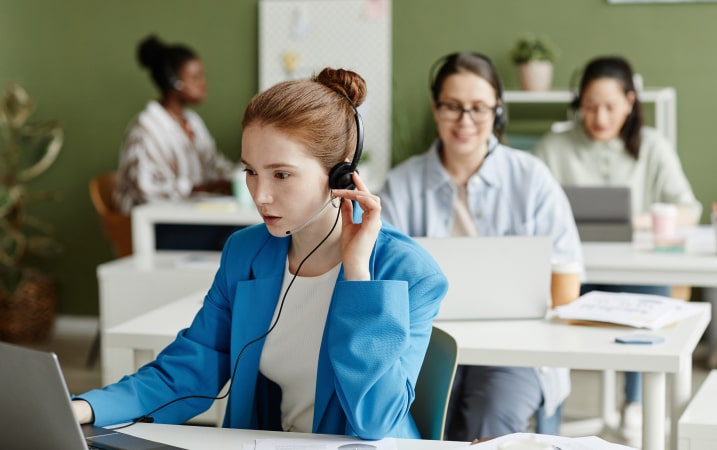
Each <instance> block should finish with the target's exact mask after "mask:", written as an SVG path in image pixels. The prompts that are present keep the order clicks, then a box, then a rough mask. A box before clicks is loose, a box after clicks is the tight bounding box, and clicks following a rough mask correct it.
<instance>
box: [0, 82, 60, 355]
mask: <svg viewBox="0 0 717 450" xmlns="http://www.w3.org/2000/svg"><path fill="white" fill-rule="evenodd" d="M32 112H33V102H32V99H31V98H30V97H29V96H28V95H27V92H25V90H24V89H23V88H22V86H20V85H19V84H9V85H8V86H7V88H6V89H5V93H4V95H3V96H2V99H1V103H0V340H5V341H11V342H37V341H41V340H44V339H45V338H47V337H48V335H49V334H50V331H51V330H52V326H53V324H54V318H55V307H56V298H57V293H56V291H57V289H56V283H55V282H54V279H53V278H52V277H51V276H49V275H48V274H46V273H44V272H43V271H42V270H40V269H38V268H36V267H35V265H36V263H37V262H38V258H42V257H46V256H50V255H53V254H56V253H57V252H58V250H59V245H58V244H57V243H56V242H55V240H54V239H53V238H52V237H51V233H52V229H51V227H50V226H49V225H48V224H46V223H44V222H42V221H41V220H39V219H37V218H36V217H34V216H32V215H31V214H30V213H29V212H28V209H27V206H28V205H29V204H31V203H34V202H39V201H44V200H48V199H51V198H53V194H52V193H48V192H34V191H32V190H31V189H29V188H28V186H27V182H28V181H30V180H32V179H34V178H36V177H37V176H38V175H41V174H42V173H43V172H45V171H46V170H47V169H48V168H49V167H50V166H51V165H52V163H53V162H54V161H55V159H56V158H57V155H58V153H59V151H60V148H61V147H62V141H63V132H62V129H61V128H60V126H59V125H58V124H57V123H55V122H45V123H40V124H28V123H27V119H28V118H29V117H30V115H31V114H32Z"/></svg>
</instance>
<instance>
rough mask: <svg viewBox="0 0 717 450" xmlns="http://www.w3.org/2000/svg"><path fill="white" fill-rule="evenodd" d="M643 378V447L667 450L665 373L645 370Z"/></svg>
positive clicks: (651, 449)
mask: <svg viewBox="0 0 717 450" xmlns="http://www.w3.org/2000/svg"><path fill="white" fill-rule="evenodd" d="M642 379H643V380H642V448H643V450H665V403H666V399H665V397H666V396H667V392H666V390H665V373H664V372H643V374H642Z"/></svg>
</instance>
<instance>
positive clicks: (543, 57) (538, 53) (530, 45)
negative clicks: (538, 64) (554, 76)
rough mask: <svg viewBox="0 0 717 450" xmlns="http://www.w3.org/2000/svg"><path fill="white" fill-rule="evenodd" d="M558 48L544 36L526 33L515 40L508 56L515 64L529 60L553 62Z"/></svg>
mask: <svg viewBox="0 0 717 450" xmlns="http://www.w3.org/2000/svg"><path fill="white" fill-rule="evenodd" d="M557 55H558V49H557V48H556V47H555V46H554V45H553V44H552V43H551V42H550V41H549V40H548V39H547V38H545V37H538V36H535V35H526V36H523V37H521V38H520V39H518V40H517V41H516V42H515V45H514V46H513V49H512V50H511V52H510V57H511V59H512V60H513V62H514V63H515V64H525V63H527V62H529V61H550V62H554V61H555V59H556V58H557Z"/></svg>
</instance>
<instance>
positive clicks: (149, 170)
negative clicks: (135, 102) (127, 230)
mask: <svg viewBox="0 0 717 450" xmlns="http://www.w3.org/2000/svg"><path fill="white" fill-rule="evenodd" d="M137 57H138V59H139V63H140V65H141V66H142V67H144V68H146V69H148V70H149V72H150V75H151V77H152V80H153V81H154V84H155V85H156V87H157V89H159V93H160V98H159V100H152V101H150V102H149V103H148V104H147V107H146V108H145V109H144V110H143V111H142V112H141V113H140V114H139V115H138V116H137V117H136V118H135V119H134V120H133V121H132V123H131V124H130V125H129V128H128V130H127V135H126V138H125V141H124V144H123V147H122V150H121V153H120V165H119V169H118V184H117V188H116V189H115V193H114V198H115V202H116V203H117V205H118V207H119V208H120V210H121V211H123V212H125V213H129V212H130V210H131V209H132V207H133V206H135V205H139V204H142V203H146V202H149V201H153V200H159V199H164V200H178V199H183V198H187V197H189V196H190V194H192V193H193V192H197V191H218V192H222V193H229V192H230V189H229V186H230V184H229V182H228V181H227V180H229V179H230V178H231V174H232V172H233V170H234V164H233V163H231V162H230V161H228V160H227V159H226V158H224V156H222V155H221V154H220V153H219V152H218V151H217V148H216V145H215V143H214V139H213V138H212V136H211V135H210V134H209V130H207V127H206V125H205V124H204V122H203V121H202V119H201V118H200V117H199V115H198V114H197V113H195V112H194V111H192V110H191V109H189V108H188V106H190V105H196V104H199V103H201V102H202V101H204V98H205V97H206V94H207V82H206V79H205V77H204V65H203V63H202V61H201V59H200V58H199V56H197V54H196V53H195V52H194V51H193V50H191V49H189V48H188V47H185V46H183V45H165V44H164V43H162V42H161V41H160V40H159V39H158V38H157V37H155V36H149V37H147V38H146V39H144V40H143V41H142V42H141V43H140V44H139V47H138V54H137Z"/></svg>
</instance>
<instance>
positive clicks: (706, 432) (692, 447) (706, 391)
mask: <svg viewBox="0 0 717 450" xmlns="http://www.w3.org/2000/svg"><path fill="white" fill-rule="evenodd" d="M715 399H717V370H713V371H711V372H710V374H709V375H708V376H707V379H706V380H705V381H704V382H703V383H702V386H700V389H699V390H698V391H697V393H695V396H694V397H693V398H692V400H691V401H690V404H689V405H688V406H687V409H685V412H684V413H683V414H682V417H680V422H679V427H680V430H679V438H680V441H679V447H678V449H679V450H714V449H715V448H717V404H715Z"/></svg>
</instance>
